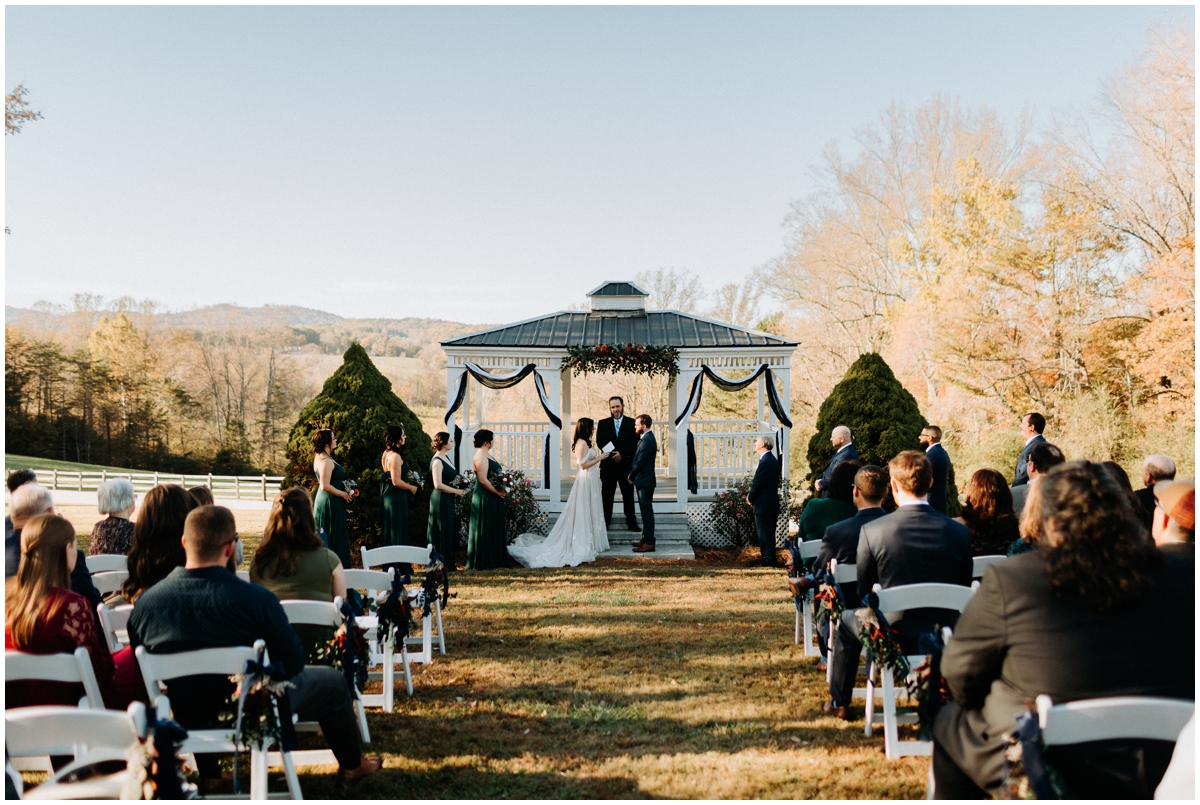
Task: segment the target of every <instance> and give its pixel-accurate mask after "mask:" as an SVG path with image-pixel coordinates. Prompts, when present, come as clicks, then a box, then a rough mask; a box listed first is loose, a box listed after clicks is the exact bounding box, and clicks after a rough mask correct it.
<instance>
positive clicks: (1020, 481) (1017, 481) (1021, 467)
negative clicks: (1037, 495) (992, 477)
mask: <svg viewBox="0 0 1200 805" xmlns="http://www.w3.org/2000/svg"><path fill="white" fill-rule="evenodd" d="M1044 441H1046V440H1045V439H1043V438H1042V434H1040V433H1039V434H1038V435H1037V436H1034V437H1033V438H1032V439H1030V440H1029V444H1027V445H1025V446H1024V447H1023V448H1021V455H1019V456H1017V471H1016V472H1015V473H1013V482H1012V485H1013V486H1023V485H1024V484H1027V483H1029V454H1030V453H1032V452H1033V446H1034V445H1035V444H1037V443H1038V442H1044Z"/></svg>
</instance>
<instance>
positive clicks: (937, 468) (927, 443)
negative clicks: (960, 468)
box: [920, 425, 950, 514]
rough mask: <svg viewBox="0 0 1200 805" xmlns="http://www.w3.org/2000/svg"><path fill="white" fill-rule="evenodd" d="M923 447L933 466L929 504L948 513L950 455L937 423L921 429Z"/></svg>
mask: <svg viewBox="0 0 1200 805" xmlns="http://www.w3.org/2000/svg"><path fill="white" fill-rule="evenodd" d="M920 440H921V447H924V448H925V457H926V458H928V459H929V465H930V466H931V467H933V486H931V487H929V505H930V506H932V507H933V508H934V511H938V512H941V513H942V514H945V513H946V483H947V480H948V479H949V477H950V456H948V455H946V448H944V447H942V429H941V428H939V427H938V426H937V425H926V426H925V429H924V430H922V431H921V436H920Z"/></svg>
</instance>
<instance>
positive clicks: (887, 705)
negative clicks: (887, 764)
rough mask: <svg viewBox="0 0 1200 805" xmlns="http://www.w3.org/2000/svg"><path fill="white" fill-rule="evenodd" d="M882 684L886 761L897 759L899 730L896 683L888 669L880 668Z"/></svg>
mask: <svg viewBox="0 0 1200 805" xmlns="http://www.w3.org/2000/svg"><path fill="white" fill-rule="evenodd" d="M879 676H880V678H881V682H882V683H883V751H884V754H885V755H887V759H888V760H895V759H896V758H897V757H899V756H900V755H899V749H900V747H899V743H900V730H899V729H898V728H897V726H896V683H895V682H894V681H893V680H892V672H891V670H890V669H888V668H880V669H879Z"/></svg>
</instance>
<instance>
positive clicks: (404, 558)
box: [362, 545, 446, 665]
mask: <svg viewBox="0 0 1200 805" xmlns="http://www.w3.org/2000/svg"><path fill="white" fill-rule="evenodd" d="M432 551H433V546H432V545H427V546H426V547H424V548H418V547H417V546H415V545H385V546H384V547H382V548H363V549H362V560H363V567H364V568H366V569H367V570H370V569H371V568H375V567H382V566H383V565H390V564H394V563H397V562H405V563H408V564H411V565H428V564H429V557H430V554H431V553H432ZM408 595H409V598H410V599H411V600H412V601H413V602H414V607H415V606H416V605H417V603H418V602H421V601H423V600H424V592H423V591H422V590H421V588H420V586H419V585H416V584H414V585H413V587H412V588H411V589H409V590H408ZM432 603H433V607H432V614H431V615H426V616H424V617H423V618H421V634H420V636H419V637H407V638H405V644H406V645H410V646H411V645H420V646H421V653H420V654H410V655H409V656H410V657H411V659H412V660H413V661H414V662H419V663H423V664H425V665H428V664H429V663H431V662H433V634H432V628H431V627H432V625H433V624H432V619H433V618H436V619H437V639H438V650H439V651H441V653H442V654H445V653H446V638H445V634H444V632H443V631H442V605H441V601H440V600H438V599H437V598H435V599H434V600H433V602H432Z"/></svg>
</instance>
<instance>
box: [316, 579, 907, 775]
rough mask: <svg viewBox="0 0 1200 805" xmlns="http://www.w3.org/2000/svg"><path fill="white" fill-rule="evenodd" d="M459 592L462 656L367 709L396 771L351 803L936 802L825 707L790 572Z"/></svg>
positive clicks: (450, 618)
mask: <svg viewBox="0 0 1200 805" xmlns="http://www.w3.org/2000/svg"><path fill="white" fill-rule="evenodd" d="M717 558H718V557H715V556H714V557H709V559H710V561H714V560H715V559H717ZM454 582H455V591H456V592H457V594H458V597H457V598H456V599H454V600H453V601H452V602H451V604H450V606H449V607H448V608H447V610H446V612H445V616H446V617H445V622H446V630H447V635H448V646H449V652H450V653H449V654H448V655H447V656H446V657H444V658H443V657H440V656H439V657H437V659H436V660H435V662H434V663H433V665H431V666H429V667H427V668H420V667H419V666H418V667H417V668H418V670H417V673H416V678H415V685H416V695H415V696H414V697H413V698H412V699H406V698H405V697H404V696H403V695H401V696H400V698H399V699H398V700H397V703H398V705H397V712H395V713H393V714H390V715H384V714H382V713H379V714H377V715H371V716H370V725H371V732H372V737H373V739H374V741H373V743H372V744H371V745H370V747H369V748H370V750H371V751H376V752H379V753H381V754H383V755H384V758H385V766H386V768H385V769H384V770H383V771H382V772H380V773H379V774H377V775H376V776H374V777H373V778H370V779H368V780H365V781H363V782H361V783H360V784H359V785H357V786H356V787H355V788H354V789H352V791H353V796H354V797H355V798H406V799H411V798H435V797H452V798H549V797H552V798H577V797H579V798H582V797H587V798H619V797H620V798H625V797H664V798H679V799H685V798H901V797H913V798H917V797H921V796H923V795H924V784H925V775H926V771H927V768H928V761H927V760H924V759H917V758H908V759H904V760H901V761H895V762H889V761H887V760H886V759H885V758H884V756H883V751H882V739H881V738H880V737H876V738H874V739H866V738H864V737H863V734H862V721H861V717H860V719H859V720H858V721H857V722H855V723H853V724H843V723H842V722H839V721H837V720H835V719H833V718H830V717H828V716H826V715H824V714H823V713H822V712H821V702H822V701H823V699H824V697H825V694H826V686H825V682H824V675H823V674H820V673H818V671H817V669H816V663H815V660H814V659H806V658H804V657H803V656H802V651H801V649H800V647H798V646H795V645H793V644H792V619H793V613H794V609H793V608H792V604H791V599H790V598H789V597H788V595H787V592H786V588H785V587H784V584H783V579H782V571H779V570H774V571H772V570H769V569H758V568H748V567H734V566H730V565H725V566H719V565H706V566H700V565H698V564H697V563H693V562H677V563H657V562H655V563H651V562H641V561H636V560H608V561H604V562H599V563H596V564H595V565H589V566H586V567H584V568H577V569H565V570H508V571H496V572H491V573H472V572H460V573H458V574H456V575H455V577H454ZM376 712H377V711H376ZM303 786H304V792H305V795H306V796H307V797H312V798H332V797H340V796H344V795H345V794H348V793H350V792H349V791H346V792H343V791H342V790H341V789H340V788H339V787H338V786H337V785H336V784H335V783H334V781H333V777H332V775H330V774H308V775H304V776H303Z"/></svg>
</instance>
